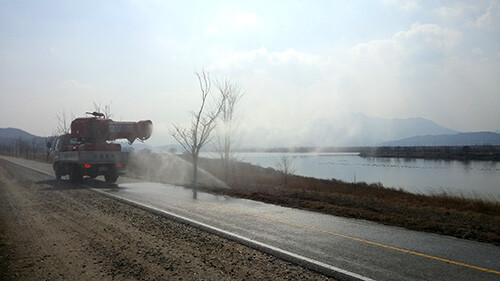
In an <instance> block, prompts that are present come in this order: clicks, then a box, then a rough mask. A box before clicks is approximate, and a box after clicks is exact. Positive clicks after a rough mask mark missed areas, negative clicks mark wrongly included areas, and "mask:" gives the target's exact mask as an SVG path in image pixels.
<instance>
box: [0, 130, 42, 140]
mask: <svg viewBox="0 0 500 281" xmlns="http://www.w3.org/2000/svg"><path fill="white" fill-rule="evenodd" d="M35 137H37V136H35V135H32V134H30V133H28V132H25V131H23V130H21V129H16V128H0V138H2V139H18V138H21V139H23V140H31V139H33V138H35ZM37 138H38V137H37Z"/></svg>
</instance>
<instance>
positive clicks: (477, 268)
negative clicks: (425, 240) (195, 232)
mask: <svg viewBox="0 0 500 281" xmlns="http://www.w3.org/2000/svg"><path fill="white" fill-rule="evenodd" d="M199 202H201V203H203V204H207V205H211V206H214V207H217V208H220V209H226V210H229V211H233V212H238V213H242V214H247V215H250V216H254V217H258V218H262V219H265V220H270V221H275V222H279V223H283V224H287V225H291V226H295V227H299V228H303V229H308V230H312V231H316V232H321V233H325V234H329V235H333V236H337V237H342V238H345V239H349V240H353V241H358V242H362V243H365V244H370V245H374V246H379V247H382V248H386V249H391V250H394V251H398V252H403V253H407V254H411V255H415V256H420V257H424V258H428V259H432V260H438V261H442V262H446V263H450V264H455V265H459V266H463V267H468V268H472V269H476V270H480V271H485V272H489V273H493V274H499V275H500V271H497V270H492V269H487V268H483V267H479V266H475V265H470V264H466V263H462V262H457V261H452V260H448V259H443V258H439V257H434V256H431V255H426V254H422V253H418V252H414V251H409V250H405V249H401V248H397V247H393V246H388V245H384V244H381V243H377V242H373V241H369V240H365V239H360V238H356V237H352V236H348V235H343V234H339V233H335V232H330V231H326V230H322V229H318V228H314V227H309V226H306V225H301V224H296V223H293V222H289V221H284V220H280V219H275V218H272V217H267V216H264V215H259V214H256V213H252V212H247V211H243V210H239V209H234V208H230V207H226V206H222V205H218V204H215V203H207V202H202V201H199Z"/></svg>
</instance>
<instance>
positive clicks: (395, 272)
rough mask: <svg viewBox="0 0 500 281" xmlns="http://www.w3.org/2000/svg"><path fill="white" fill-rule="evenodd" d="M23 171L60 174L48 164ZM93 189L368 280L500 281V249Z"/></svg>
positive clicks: (183, 194)
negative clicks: (32, 170)
mask: <svg viewBox="0 0 500 281" xmlns="http://www.w3.org/2000/svg"><path fill="white" fill-rule="evenodd" d="M19 161H22V160H19ZM22 164H24V165H26V166H30V167H32V168H35V169H38V170H39V171H42V172H46V173H53V172H52V170H51V167H50V165H47V164H43V163H31V162H26V163H22ZM98 179H99V178H98ZM86 184H87V185H89V186H90V187H93V188H96V190H98V191H100V192H105V193H108V194H111V195H113V196H118V197H120V198H123V199H126V200H130V201H134V202H137V203H139V204H142V205H147V206H151V207H153V208H156V209H161V210H165V211H166V212H170V213H174V214H177V215H179V216H182V217H185V218H188V219H191V220H194V221H198V222H200V223H203V224H206V225H210V226H213V227H215V228H218V229H222V230H224V231H227V232H230V233H234V234H236V235H238V236H242V237H246V238H247V239H251V240H254V241H257V242H259V243H263V244H267V245H270V246H272V247H275V248H278V249H282V250H284V251H287V252H291V253H296V254H297V255H300V256H303V257H306V258H308V259H312V260H315V261H318V262H320V263H324V264H326V265H330V266H332V267H335V268H340V269H343V270H346V271H348V272H352V273H354V274H358V275H360V276H361V277H366V278H367V279H375V280H500V247H497V246H493V245H490V244H486V243H479V242H474V241H468V240H462V239H457V238H453V237H448V236H442V235H436V234H429V233H424V232H417V231H411V230H406V229H404V228H399V227H392V226H385V225H380V224H377V223H372V222H368V221H363V220H356V219H348V218H341V217H335V216H331V215H324V214H319V213H313V212H308V211H303V210H297V209H291V208H285V207H280V206H275V205H270V204H265V203H261V202H256V201H251V200H246V199H236V198H231V197H226V196H215V195H211V194H207V193H204V192H194V191H192V190H191V189H187V188H183V187H179V186H173V185H168V184H159V183H148V182H138V181H137V180H136V179H128V178H121V179H120V181H119V184H118V185H117V186H112V187H111V188H107V187H104V188H103V187H102V184H99V182H96V181H89V182H87V183H86Z"/></svg>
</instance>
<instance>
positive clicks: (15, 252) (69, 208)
mask: <svg viewBox="0 0 500 281" xmlns="http://www.w3.org/2000/svg"><path fill="white" fill-rule="evenodd" d="M0 279H1V280H328V278H327V277H325V276H323V275H320V274H317V273H315V272H311V271H308V270H306V269H304V268H302V267H299V266H296V265H294V264H291V263H288V262H285V261H282V260H279V259H276V258H274V257H273V256H270V255H267V254H263V253H261V252H259V251H256V250H253V249H251V248H248V247H246V246H243V245H240V244H237V243H235V242H232V241H229V240H226V239H224V238H220V237H218V236H215V235H212V234H208V233H205V232H203V231H200V230H198V229H195V228H193V227H190V226H187V225H184V224H180V223H177V222H174V221H170V220H168V219H165V218H163V217H159V216H157V215H153V214H150V213H148V212H146V211H143V210H140V209H137V208H134V207H131V206H129V205H126V204H124V203H120V202H117V201H115V200H112V199H110V198H107V197H104V196H101V195H99V194H97V193H95V192H93V191H91V190H88V189H84V188H80V187H78V186H75V185H72V184H70V183H68V182H66V181H55V180H53V179H51V178H49V177H47V176H44V175H41V174H39V173H37V172H34V171H31V170H28V169H25V168H22V167H19V166H17V165H14V164H11V163H9V162H7V161H4V160H0Z"/></svg>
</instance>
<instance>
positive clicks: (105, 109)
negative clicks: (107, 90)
mask: <svg viewBox="0 0 500 281" xmlns="http://www.w3.org/2000/svg"><path fill="white" fill-rule="evenodd" d="M94 109H95V111H96V112H99V113H102V114H104V118H106V119H110V118H111V117H112V116H113V115H112V114H111V102H109V103H108V104H105V105H104V106H103V105H102V104H101V103H99V104H97V103H96V102H94Z"/></svg>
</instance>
